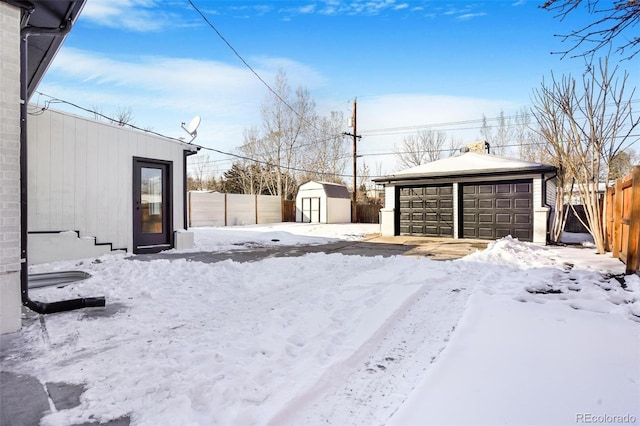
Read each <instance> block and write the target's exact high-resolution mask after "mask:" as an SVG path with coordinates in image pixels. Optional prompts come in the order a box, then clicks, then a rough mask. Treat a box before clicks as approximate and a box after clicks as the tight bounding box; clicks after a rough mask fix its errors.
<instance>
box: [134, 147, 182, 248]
mask: <svg viewBox="0 0 640 426" xmlns="http://www.w3.org/2000/svg"><path fill="white" fill-rule="evenodd" d="M170 181H171V163H169V162H163V161H154V160H149V159H140V158H134V163H133V252H134V253H154V252H158V251H161V250H166V249H168V248H171V247H172V241H171V236H172V233H173V232H172V229H171V223H172V222H171V193H170V188H171V184H170Z"/></svg>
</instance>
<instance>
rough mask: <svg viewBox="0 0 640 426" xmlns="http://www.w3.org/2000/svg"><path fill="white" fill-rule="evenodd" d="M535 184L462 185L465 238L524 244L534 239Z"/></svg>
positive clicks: (496, 183) (463, 232) (525, 182)
mask: <svg viewBox="0 0 640 426" xmlns="http://www.w3.org/2000/svg"><path fill="white" fill-rule="evenodd" d="M532 188H533V181H532V180H511V181H504V182H487V183H474V184H461V189H460V197H461V198H462V200H461V205H462V213H461V218H462V221H463V223H462V227H461V228H462V235H461V236H462V237H463V238H480V239H497V238H502V237H505V236H507V235H511V236H513V237H515V238H518V239H521V240H523V241H531V240H532V236H533V190H532Z"/></svg>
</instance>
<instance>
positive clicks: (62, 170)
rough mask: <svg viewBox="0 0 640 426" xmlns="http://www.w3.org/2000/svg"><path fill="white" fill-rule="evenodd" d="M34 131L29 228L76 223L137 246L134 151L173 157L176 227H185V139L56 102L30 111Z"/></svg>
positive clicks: (101, 237) (89, 232) (108, 239)
mask: <svg viewBox="0 0 640 426" xmlns="http://www.w3.org/2000/svg"><path fill="white" fill-rule="evenodd" d="M30 108H31V109H32V110H33V109H36V107H34V106H32V107H30ZM28 139H29V145H28V158H29V232H58V231H70V230H76V231H79V232H80V236H81V237H95V238H96V241H97V242H98V243H111V244H112V246H113V247H114V248H126V249H127V250H128V251H132V249H133V223H132V222H133V221H132V212H133V210H132V209H133V207H132V205H133V195H132V190H133V189H132V186H133V170H132V159H133V157H144V158H150V159H154V160H163V161H170V162H172V169H173V176H172V183H173V185H172V197H173V198H172V201H173V204H172V208H173V212H172V214H173V228H174V230H178V229H182V228H183V225H184V209H183V205H184V204H183V203H184V200H183V190H184V189H183V173H184V171H183V159H184V156H183V154H184V148H185V147H184V145H182V144H180V143H177V142H172V141H170V140H168V139H165V138H161V137H158V136H154V135H151V134H147V133H144V132H139V131H135V130H131V129H127V128H124V127H119V126H114V125H110V124H108V123H105V122H98V121H93V120H89V119H86V118H83V117H78V116H74V115H70V114H66V113H61V112H58V111H50V110H44V111H40V112H38V114H36V115H30V116H29V120H28Z"/></svg>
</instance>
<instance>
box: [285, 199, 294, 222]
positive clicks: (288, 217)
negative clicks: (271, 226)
mask: <svg viewBox="0 0 640 426" xmlns="http://www.w3.org/2000/svg"><path fill="white" fill-rule="evenodd" d="M282 221H283V222H295V221H296V200H282Z"/></svg>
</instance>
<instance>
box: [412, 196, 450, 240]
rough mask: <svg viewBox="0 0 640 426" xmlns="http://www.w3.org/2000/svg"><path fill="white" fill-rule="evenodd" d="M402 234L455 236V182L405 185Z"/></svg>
mask: <svg viewBox="0 0 640 426" xmlns="http://www.w3.org/2000/svg"><path fill="white" fill-rule="evenodd" d="M399 206H400V212H399V221H400V227H399V228H400V234H401V235H420V236H438V237H439V236H447V237H452V236H453V185H425V186H415V187H402V188H400V190H399Z"/></svg>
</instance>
